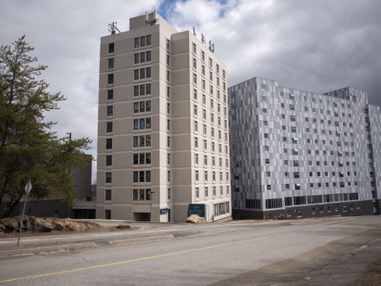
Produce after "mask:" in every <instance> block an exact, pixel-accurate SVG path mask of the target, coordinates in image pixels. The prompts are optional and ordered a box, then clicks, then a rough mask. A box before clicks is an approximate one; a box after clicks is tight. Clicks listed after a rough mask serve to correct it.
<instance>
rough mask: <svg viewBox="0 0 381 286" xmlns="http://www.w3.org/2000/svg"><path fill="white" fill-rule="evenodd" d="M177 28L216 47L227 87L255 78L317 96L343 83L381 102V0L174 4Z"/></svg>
mask: <svg viewBox="0 0 381 286" xmlns="http://www.w3.org/2000/svg"><path fill="white" fill-rule="evenodd" d="M167 11H168V15H167V17H168V18H169V19H170V20H171V23H172V24H173V25H175V26H176V27H178V30H183V29H187V30H189V29H190V27H191V26H192V25H196V30H197V31H199V33H203V34H204V35H206V37H207V39H212V40H213V41H214V42H215V47H216V54H217V55H218V56H219V58H220V59H222V60H223V61H224V62H225V63H226V65H227V67H228V72H229V73H228V75H229V85H233V84H236V83H239V82H241V81H244V80H246V79H249V78H251V77H254V76H261V77H266V78H269V79H274V80H277V81H278V82H279V83H280V84H281V85H284V86H287V87H291V88H297V89H303V90H307V91H313V92H321V93H323V92H326V91H330V90H334V89H338V88H342V87H346V86H353V87H356V88H360V89H362V90H365V91H367V92H368V94H369V99H370V103H372V104H377V105H381V94H380V91H381V82H380V81H379V80H378V78H379V76H380V74H381V65H380V62H381V53H380V52H379V50H381V29H379V27H380V26H381V2H380V1H377V0H366V1H356V0H345V1H344V0H338V1H329V0H321V1H308V0H307V1H306V0H292V1H291V0H266V1H262V0H231V1H201V0H189V1H182V2H176V3H175V4H173V5H172V6H171V9H169V8H168V7H167Z"/></svg>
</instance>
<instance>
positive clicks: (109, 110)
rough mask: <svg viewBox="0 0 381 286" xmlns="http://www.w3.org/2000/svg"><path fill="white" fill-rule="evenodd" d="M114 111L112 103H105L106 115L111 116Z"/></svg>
mask: <svg viewBox="0 0 381 286" xmlns="http://www.w3.org/2000/svg"><path fill="white" fill-rule="evenodd" d="M113 113H114V108H113V106H112V105H107V116H112V115H113Z"/></svg>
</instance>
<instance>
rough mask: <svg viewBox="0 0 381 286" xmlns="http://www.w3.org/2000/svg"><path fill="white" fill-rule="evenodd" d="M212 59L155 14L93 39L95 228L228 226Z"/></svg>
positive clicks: (222, 75) (207, 47)
mask: <svg viewBox="0 0 381 286" xmlns="http://www.w3.org/2000/svg"><path fill="white" fill-rule="evenodd" d="M200 38H201V37H200ZM213 50H214V45H213V44H211V43H210V42H209V43H206V41H205V40H204V37H203V36H202V38H201V40H199V39H198V38H197V37H196V35H195V33H194V32H193V33H191V32H189V31H184V32H177V31H176V30H175V29H174V28H173V27H172V26H171V25H170V24H169V23H168V22H167V21H166V20H165V19H164V18H162V17H161V16H159V15H158V14H157V13H156V12H153V13H150V14H148V13H147V14H146V15H143V16H139V17H135V18H131V19H130V31H127V32H119V31H118V30H117V29H116V27H115V26H114V25H111V35H108V36H105V37H102V38H101V51H100V74H99V115H98V173H97V178H98V179H97V205H96V216H97V218H106V219H125V220H134V221H143V220H145V221H156V222H171V221H177V222H182V221H185V220H186V218H187V216H188V215H190V214H193V213H196V214H199V215H200V216H203V217H205V219H206V221H213V220H219V219H222V218H226V217H230V216H231V205H230V201H231V200H230V186H229V185H230V183H229V181H230V171H229V169H230V168H229V167H230V166H229V134H228V126H229V125H228V105H227V78H226V68H225V65H224V64H223V63H222V62H220V61H219V60H218V59H217V58H216V56H215V55H214V53H213Z"/></svg>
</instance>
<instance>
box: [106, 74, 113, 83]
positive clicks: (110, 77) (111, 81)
mask: <svg viewBox="0 0 381 286" xmlns="http://www.w3.org/2000/svg"><path fill="white" fill-rule="evenodd" d="M113 83H114V74H112V73H109V74H108V75H107V84H113Z"/></svg>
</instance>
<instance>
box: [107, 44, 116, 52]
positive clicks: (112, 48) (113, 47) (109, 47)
mask: <svg viewBox="0 0 381 286" xmlns="http://www.w3.org/2000/svg"><path fill="white" fill-rule="evenodd" d="M114 52H115V44H114V43H109V44H108V53H109V54H112V53H114Z"/></svg>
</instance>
